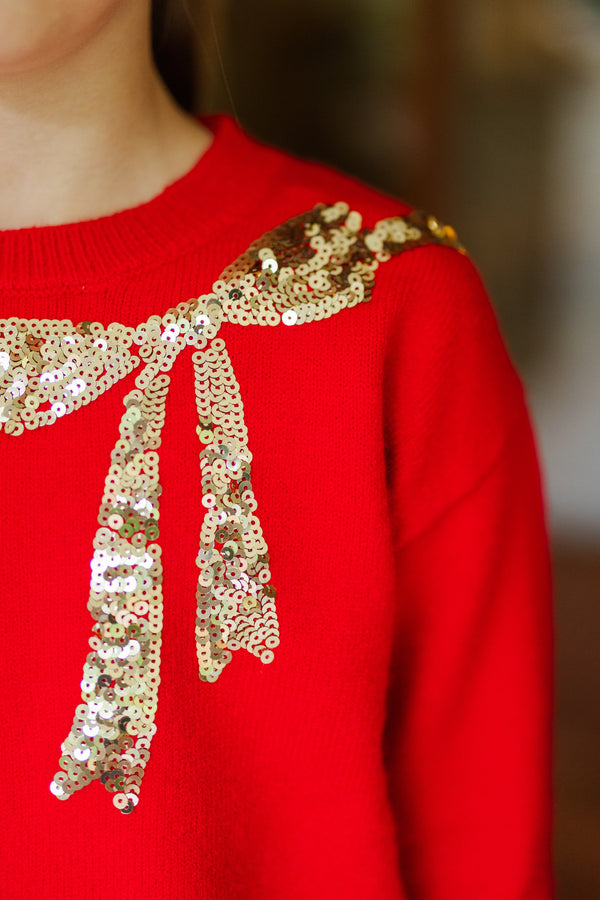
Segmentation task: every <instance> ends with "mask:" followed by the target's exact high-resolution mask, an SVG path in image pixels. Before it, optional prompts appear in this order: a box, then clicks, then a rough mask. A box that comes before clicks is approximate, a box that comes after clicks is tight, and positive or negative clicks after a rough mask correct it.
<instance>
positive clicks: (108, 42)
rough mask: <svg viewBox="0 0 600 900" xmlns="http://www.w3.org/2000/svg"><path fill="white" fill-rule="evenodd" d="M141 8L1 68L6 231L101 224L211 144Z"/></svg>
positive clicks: (1, 186)
mask: <svg viewBox="0 0 600 900" xmlns="http://www.w3.org/2000/svg"><path fill="white" fill-rule="evenodd" d="M140 10H141V11H142V12H143V7H142V6H141V5H140V4H131V5H128V4H123V5H122V6H121V7H120V10H119V13H118V14H115V15H113V16H112V18H111V19H110V20H109V21H108V22H106V23H105V24H104V25H103V27H102V28H99V29H98V30H97V31H96V32H95V33H94V34H93V35H92V37H91V38H90V39H89V40H88V41H86V42H85V43H84V44H83V45H82V46H80V47H78V48H77V49H76V50H73V51H72V52H69V53H67V54H65V55H64V56H62V57H60V58H59V59H57V60H53V61H51V62H48V63H46V64H43V65H40V66H38V67H33V68H30V69H28V70H27V71H22V72H17V73H10V74H6V73H3V72H1V71H0V172H1V173H2V177H1V181H0V229H13V228H23V227H28V226H34V225H38V226H39V225H58V224H63V223H66V222H75V221H82V220H85V219H94V218H98V217H100V216H105V215H110V214H111V213H113V212H116V211H118V210H121V209H125V208H129V207H132V206H137V205H139V204H140V203H143V202H145V201H147V200H149V199H151V198H152V197H153V196H155V195H156V194H158V193H160V191H161V190H162V189H163V188H164V187H165V186H166V185H167V184H170V183H171V182H173V181H175V180H176V179H177V178H179V177H180V176H181V175H183V174H184V173H185V172H186V171H187V170H188V169H190V168H191V167H192V166H193V165H194V163H195V162H196V160H197V159H198V158H199V157H200V156H201V154H202V153H203V152H204V151H205V150H206V149H207V147H208V145H209V144H210V141H211V135H210V132H208V131H207V130H206V129H205V128H204V127H203V126H202V125H200V124H199V123H198V122H197V121H196V120H195V119H193V118H192V117H190V116H188V115H186V114H185V113H184V112H183V111H182V110H181V109H179V107H178V106H177V105H176V104H175V102H174V101H173V99H172V98H171V96H170V95H169V94H168V92H167V90H166V88H165V87H164V85H163V83H162V81H161V80H160V77H159V75H158V73H157V72H156V69H155V67H154V65H153V62H152V58H151V52H150V47H149V44H150V41H149V27H148V24H147V22H146V21H145V20H143V19H142V20H141V21H140Z"/></svg>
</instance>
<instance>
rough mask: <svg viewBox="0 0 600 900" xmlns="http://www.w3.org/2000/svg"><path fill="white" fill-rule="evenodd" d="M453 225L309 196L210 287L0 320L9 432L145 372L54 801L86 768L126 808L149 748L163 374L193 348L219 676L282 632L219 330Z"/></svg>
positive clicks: (303, 315)
mask: <svg viewBox="0 0 600 900" xmlns="http://www.w3.org/2000/svg"><path fill="white" fill-rule="evenodd" d="M431 242H434V243H439V244H446V245H448V246H452V247H455V248H456V249H458V250H460V251H461V252H464V251H463V248H462V247H461V246H460V244H459V243H458V240H457V238H456V234H455V232H454V231H453V229H451V228H450V227H449V226H445V225H443V224H442V223H440V222H439V221H438V220H437V219H435V218H434V217H432V216H427V215H426V214H424V213H421V212H418V211H415V212H414V213H412V214H411V215H409V216H406V217H392V218H389V219H383V220H381V221H380V222H378V223H377V225H376V226H375V228H374V229H372V230H371V229H362V222H361V217H360V215H359V214H358V213H357V212H352V211H350V209H349V207H348V205H347V204H345V203H336V204H334V205H333V206H325V205H323V204H319V205H318V206H316V207H315V208H314V209H313V210H311V211H309V212H307V213H304V214H302V215H300V216H296V217H295V218H293V219H290V220H289V221H288V222H286V223H284V224H283V225H281V226H279V227H278V228H276V229H274V230H273V231H271V232H269V233H267V234H265V235H264V236H263V237H262V238H260V239H259V240H258V241H256V242H255V243H253V244H252V245H251V246H250V248H249V249H248V250H247V252H246V253H244V254H243V255H242V256H240V257H239V258H238V259H237V260H236V261H235V262H234V263H233V264H232V265H231V266H229V267H228V268H227V269H226V270H225V271H224V272H223V274H222V276H221V278H220V279H219V280H218V281H216V282H215V284H214V285H213V291H212V292H211V293H210V294H207V295H203V296H201V297H199V298H198V299H193V300H190V301H189V302H186V303H180V304H178V305H177V306H176V307H174V308H172V309H170V310H167V312H166V313H165V314H164V315H162V316H159V315H152V316H150V317H149V319H148V320H147V321H146V322H144V323H142V324H141V325H139V327H137V328H135V329H134V328H130V327H126V326H124V325H121V324H119V323H116V322H113V323H112V324H110V325H109V326H108V327H106V328H104V327H103V326H102V325H101V324H100V323H98V322H81V323H79V324H77V325H75V324H73V323H72V322H71V321H69V320H61V321H58V320H38V319H7V320H0V429H2V430H4V432H5V433H6V434H9V435H13V436H15V437H19V436H20V435H23V434H24V433H26V431H27V430H31V429H35V428H38V427H41V426H43V425H51V424H54V423H55V422H56V421H57V420H58V419H59V418H61V417H63V416H64V415H66V414H68V413H71V412H73V411H75V410H76V409H78V408H80V407H81V406H83V405H84V404H86V403H89V402H91V401H92V400H93V399H95V398H96V397H98V396H99V395H100V394H101V393H102V392H104V391H105V390H108V389H109V388H110V387H112V386H113V385H114V384H116V383H117V382H118V381H119V380H120V379H122V378H123V377H125V376H126V375H128V374H130V373H131V372H132V371H133V370H134V369H136V368H140V371H139V373H138V374H137V376H136V379H135V387H134V388H133V389H132V390H130V391H129V392H128V393H127V394H126V396H125V398H124V400H123V403H124V406H125V412H124V413H123V415H122V418H121V421H120V424H119V436H118V439H117V441H116V443H115V446H114V448H113V451H112V453H111V465H110V468H109V471H108V474H107V476H106V480H105V488H104V494H103V497H102V502H101V504H100V510H99V514H98V529H97V531H96V535H95V538H94V551H93V556H92V561H91V570H92V572H91V579H90V594H89V600H88V608H89V610H90V613H91V616H92V619H93V621H94V624H93V626H92V636H91V638H90V641H89V643H90V652H89V653H88V655H87V658H86V662H85V664H84V667H83V678H82V681H81V690H82V693H81V699H82V703H81V704H80V705H79V706H78V707H77V709H76V711H75V716H74V720H73V725H72V727H71V730H70V732H69V734H68V736H67V738H66V739H65V741H64V742H63V745H62V756H61V758H60V767H61V768H60V771H58V772H57V773H56V775H55V776H54V779H53V780H52V782H51V785H50V789H51V791H52V792H53V793H54V794H55V796H57V797H59V798H60V799H63V800H64V799H68V797H69V796H71V794H73V793H74V792H75V791H78V790H80V789H81V788H83V787H85V786H86V785H87V784H89V783H90V782H91V781H92V780H94V779H100V781H101V782H102V783H103V784H104V785H105V787H106V788H107V790H108V791H110V792H111V793H113V795H114V797H113V802H114V804H115V806H116V807H117V808H118V809H119V810H121V812H124V813H129V812H131V811H132V810H133V809H134V808H135V806H136V805H137V802H138V798H139V792H140V784H141V781H142V777H143V774H144V771H145V766H146V763H147V761H148V758H149V755H150V744H151V740H152V736H153V734H154V733H155V731H156V726H155V724H154V718H155V712H156V704H157V691H158V686H159V682H160V676H159V667H160V647H161V631H162V618H163V603H162V565H161V551H160V546H159V543H158V539H159V535H160V528H159V522H160V509H159V498H160V493H161V486H160V483H159V474H158V464H159V448H160V441H161V432H162V428H163V425H164V421H165V401H166V397H167V393H168V390H169V384H170V379H169V374H168V373H169V371H170V370H171V368H172V366H173V365H174V363H175V361H176V359H177V357H178V356H179V354H180V353H181V352H182V351H184V350H186V349H190V350H191V352H192V359H193V365H194V378H195V391H196V403H197V411H198V426H197V433H198V437H199V440H200V443H201V445H202V450H201V453H200V474H201V480H202V495H203V496H202V503H203V506H204V508H205V512H204V517H203V522H202V527H201V534H200V547H199V552H198V556H197V559H196V563H197V566H198V568H199V577H198V587H197V619H196V647H197V654H198V664H199V674H200V678H201V679H202V680H204V681H208V682H213V681H216V680H217V678H218V677H219V675H220V673H221V672H222V671H223V669H224V667H225V666H226V665H227V663H228V662H230V660H231V658H232V653H233V651H234V650H236V649H239V648H242V647H243V648H244V649H246V650H247V651H248V652H250V653H252V654H253V655H255V656H257V657H258V658H259V659H260V660H261V661H262V662H263V663H269V662H271V661H272V659H273V658H274V653H273V650H274V648H275V647H276V646H277V645H278V644H279V625H278V620H277V613H276V608H275V590H274V588H273V586H272V585H271V583H270V579H271V572H270V568H269V553H268V548H267V544H266V541H265V538H264V536H263V533H262V529H261V525H260V521H259V519H258V516H257V513H256V510H257V502H256V498H255V496H254V492H253V489H252V483H251V462H252V454H251V452H250V449H249V446H248V431H247V428H246V425H245V423H244V411H243V405H242V400H241V395H240V388H239V385H238V383H237V380H236V377H235V374H234V372H233V368H232V365H231V360H230V358H229V355H228V353H227V349H226V347H225V342H224V341H223V340H222V339H221V338H220V337H218V333H219V329H220V326H221V324H222V323H223V322H224V321H227V322H230V323H232V324H237V325H244V326H245V325H279V324H280V323H283V324H284V325H287V326H292V325H299V324H305V323H307V322H313V321H317V320H320V319H325V318H328V317H329V316H332V315H334V314H336V313H337V312H339V311H340V310H342V309H344V308H346V307H348V308H350V307H353V306H355V305H357V304H358V303H361V302H363V301H366V300H369V299H370V296H371V290H372V286H373V280H374V273H375V270H376V269H377V267H378V265H379V264H380V263H381V262H384V261H386V260H387V259H389V258H390V257H391V256H393V255H396V254H398V253H400V252H402V251H403V250H407V249H411V248H412V247H417V246H421V245H423V244H426V243H431Z"/></svg>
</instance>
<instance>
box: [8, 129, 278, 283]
mask: <svg viewBox="0 0 600 900" xmlns="http://www.w3.org/2000/svg"><path fill="white" fill-rule="evenodd" d="M200 121H201V122H202V123H203V124H204V125H205V126H206V127H207V128H209V129H210V130H211V131H212V132H213V135H214V138H213V141H212V143H211V145H210V146H209V148H208V149H207V150H206V151H205V153H204V154H203V155H202V156H201V157H200V159H199V160H198V161H197V162H196V164H195V165H194V166H193V167H192V168H191V169H190V170H189V171H188V172H187V173H185V174H184V175H183V176H181V177H180V178H179V179H177V180H176V181H174V182H173V183H172V184H170V185H168V186H167V187H166V188H165V189H164V190H163V191H162V192H161V193H160V194H158V195H157V196H155V197H154V198H152V199H151V200H149V201H147V202H146V203H142V204H140V205H139V206H135V207H132V208H129V209H126V210H123V211H120V212H116V213H114V214H112V215H109V216H102V217H100V218H97V219H90V220H86V221H82V222H75V223H68V224H64V225H45V226H36V227H31V228H19V229H10V230H6V231H0V287H2V286H5V287H8V288H10V287H12V288H14V289H21V290H22V289H24V288H28V287H29V288H31V289H35V288H38V289H39V288H40V287H42V286H45V287H50V285H58V284H60V285H64V286H65V287H67V286H70V285H81V284H87V285H90V284H94V283H96V284H98V283H102V282H105V281H106V280H108V279H111V278H114V277H115V275H116V274H117V273H124V272H126V271H136V270H143V269H146V268H148V267H155V266H158V265H162V264H163V263H164V262H165V261H167V260H168V259H170V258H173V257H175V256H178V255H180V254H182V253H185V252H187V251H188V250H189V249H191V248H192V247H194V246H195V247H197V246H198V245H201V244H203V243H205V242H206V241H209V240H210V239H211V238H213V237H214V236H215V235H217V234H218V233H219V232H221V231H222V230H223V229H224V228H227V226H228V225H231V224H233V223H234V222H235V221H236V219H237V218H238V217H239V216H243V215H244V214H245V211H247V210H248V209H252V208H253V207H254V205H255V203H256V202H257V201H258V200H259V197H260V196H261V194H263V192H264V191H265V190H266V183H267V180H268V178H269V177H270V176H272V174H273V170H272V169H270V170H268V167H266V166H265V165H264V159H263V160H262V164H261V161H260V157H261V151H260V150H259V146H258V144H257V143H256V142H254V141H253V140H252V139H250V138H248V137H247V136H246V135H245V134H244V132H243V131H242V130H241V129H240V127H239V126H238V125H237V124H236V123H235V122H234V120H233V119H232V118H230V117H229V116H227V115H222V114H221V115H212V116H203V117H201V118H200ZM273 164H274V165H276V163H275V162H274V163H273ZM263 195H264V194H263Z"/></svg>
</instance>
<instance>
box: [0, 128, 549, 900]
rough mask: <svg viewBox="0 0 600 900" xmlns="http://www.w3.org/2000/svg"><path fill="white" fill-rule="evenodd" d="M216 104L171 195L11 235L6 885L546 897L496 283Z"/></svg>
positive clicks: (396, 209)
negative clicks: (491, 291)
mask: <svg viewBox="0 0 600 900" xmlns="http://www.w3.org/2000/svg"><path fill="white" fill-rule="evenodd" d="M207 124H208V125H209V127H211V128H212V129H213V130H214V132H215V140H214V142H213V144H212V146H211V148H210V149H209V150H208V152H207V153H206V154H205V155H204V157H203V158H202V159H201V160H200V161H199V163H198V164H197V165H196V166H195V167H194V168H193V169H192V170H191V171H190V172H188V173H187V174H186V175H184V176H183V177H182V178H181V179H179V180H178V181H177V182H176V183H174V184H172V185H171V186H169V187H168V188H167V189H166V190H165V191H164V192H163V193H162V194H160V196H158V197H156V198H154V199H153V200H151V201H150V202H149V203H146V204H143V205H141V206H139V207H137V208H135V209H129V210H125V211H123V212H118V213H116V214H114V215H112V216H108V217H104V218H101V219H97V220H93V221H88V222H82V223H77V224H71V225H61V226H48V227H43V228H29V229H22V230H17V231H9V232H3V233H0V286H1V289H0V318H1V319H2V321H1V322H0V331H1V334H0V377H1V378H2V379H3V384H2V396H3V397H4V399H3V400H2V397H0V406H1V408H0V424H1V427H2V431H1V432H0V448H1V453H2V457H1V458H2V466H1V468H0V472H1V475H0V478H1V481H0V489H1V491H2V497H3V514H2V523H1V531H0V535H1V537H0V547H1V554H2V557H1V558H2V568H3V578H4V622H3V626H4V628H3V650H2V654H1V656H0V673H1V679H2V681H1V683H2V685H3V694H4V704H5V705H4V709H5V715H4V727H3V728H2V730H1V741H2V756H1V758H2V764H3V771H4V774H5V788H4V792H3V794H4V797H3V820H4V823H5V828H4V832H3V836H2V856H3V860H2V861H3V866H2V873H3V874H2V878H1V884H0V893H1V896H2V897H3V898H5V900H8V898H26V897H36V898H53V900H54V898H66V900H74V898H81V897H89V898H91V900H96V898H98V900H99V898H100V897H106V896H112V897H128V898H140V900H141V898H145V900H148V898H157V900H158V898H165V897H173V898H178V900H184V898H186V900H187V898H201V900H234V898H242V897H243V898H244V900H309V898H310V900H317V898H323V900H325V898H334V897H335V898H337V897H339V898H344V900H371V898H373V900H375V898H377V900H403V898H407V900H408V898H411V900H549V898H550V897H551V896H552V884H551V866H550V818H551V816H550V798H551V792H550V756H551V753H550V747H551V740H550V727H551V705H552V704H551V682H552V664H551V650H552V621H551V590H550V579H549V561H548V548H547V537H546V530H545V522H544V513H543V503H542V498H541V489H540V478H539V470H538V465H537V460H536V453H535V446H534V441H533V438H532V432H531V426H530V422H529V418H528V414H527V408H526V403H525V400H524V394H523V387H522V384H521V381H520V379H519V377H518V375H517V374H516V372H515V369H514V367H513V365H512V363H511V361H510V358H509V356H508V354H507V352H506V349H505V346H504V344H503V341H502V339H501V336H500V334H499V330H498V326H497V322H496V319H495V316H494V314H493V312H492V309H491V306H490V303H489V300H488V298H487V295H486V292H485V289H484V287H483V286H482V283H481V280H480V278H479V276H478V274H477V271H476V269H475V268H474V266H473V264H472V263H471V262H470V261H469V259H468V257H467V256H465V255H464V254H462V253H460V252H458V251H457V249H455V248H454V247H453V246H440V244H449V245H452V244H453V243H454V239H453V235H452V232H451V229H447V230H445V231H444V230H443V229H442V228H441V226H439V225H438V223H436V222H435V220H429V222H427V221H426V220H422V221H421V220H420V219H418V218H414V217H413V219H412V220H411V218H410V215H409V214H410V213H411V211H410V209H409V208H408V207H406V206H405V205H403V204H401V203H399V202H398V201H396V200H392V199H390V198H388V197H385V196H382V195H380V194H378V193H376V192H375V191H373V190H371V189H368V188H366V187H364V186H362V185H360V184H358V183H356V182H355V181H353V180H351V179H349V178H347V177H345V176H342V175H339V174H338V173H335V172H333V171H331V170H329V169H327V168H325V167H322V166H318V165H313V164H308V163H305V162H301V161H298V160H295V159H293V158H291V157H288V156H286V155H285V154H282V153H279V152H278V151H275V150H272V149H268V148H265V147H263V146H261V145H259V144H257V143H255V142H254V141H252V140H250V139H249V138H248V137H246V136H245V135H244V134H243V133H242V132H241V131H240V130H239V129H238V128H237V126H236V125H235V124H234V123H233V122H232V121H231V120H230V119H229V118H227V117H213V118H211V119H209V120H207ZM336 203H341V204H348V206H349V208H350V210H354V211H357V212H358V213H359V214H360V216H362V222H361V220H360V218H359V216H357V215H350V216H349V217H348V214H347V210H346V209H345V208H344V207H343V206H338V207H334V208H333V210H332V209H331V207H332V206H333V205H334V204H336ZM316 204H324V206H323V207H320V208H319V209H318V210H317V211H316V212H312V213H310V211H311V210H313V209H314V207H315V205H316ZM304 214H306V215H304ZM298 216H300V218H296V219H295V223H294V222H293V223H292V224H291V225H288V226H286V227H284V228H279V226H282V225H283V224H284V223H286V222H288V221H289V220H290V219H294V217H298ZM407 216H408V219H407V218H399V217H407ZM389 217H394V218H393V220H391V219H389ZM382 220H383V224H380V225H378V226H377V227H375V226H376V223H381V222H382ZM274 229H275V231H273V230H274ZM373 229H374V230H373ZM265 233H268V237H267V238H265V240H263V241H259V243H258V244H254V242H256V241H257V239H259V238H260V237H261V235H263V234H265ZM424 242H425V243H426V245H425V246H418V247H417V244H419V243H424ZM248 248H251V252H250V253H246V251H248ZM388 257H391V258H389V259H388ZM236 260H237V261H238V262H237V263H236V265H233V266H232V264H233V263H234V262H235V261H236ZM219 278H220V279H221V280H220V281H218V282H217V283H216V284H215V286H214V287H213V284H214V283H215V282H216V281H217V279H219ZM198 297H199V298H200V300H199V301H195V302H192V303H187V302H186V301H189V300H190V298H198ZM168 310H170V314H169V315H167V316H165V314H166V313H167V311H168ZM153 316H154V317H155V318H151V317H153ZM11 317H16V318H12V319H11ZM161 317H162V318H161ZM18 319H26V320H28V321H27V322H21V323H19V321H18ZM9 320H10V321H9ZM40 320H50V321H45V322H44V321H40ZM110 323H119V324H120V326H123V327H119V326H113V327H112V328H109V327H107V326H109V325H110ZM144 323H145V324H144ZM260 325H266V326H273V327H258V326H260ZM300 325H303V327H300ZM140 359H141V361H140ZM169 379H170V381H169ZM195 389H196V390H195ZM36 398H37V399H36ZM40 398H41V400H40ZM124 400H125V404H126V409H125V408H124V406H123V401H124ZM59 419H60V421H59ZM163 422H164V427H162V425H163ZM119 423H120V425H119ZM40 425H51V426H52V427H38V426H40ZM161 428H162V432H161ZM111 454H112V456H111ZM158 457H160V481H159V476H158V469H157V465H158ZM250 475H251V478H250ZM107 476H108V477H107ZM161 488H162V493H161ZM159 503H160V508H159ZM99 510H100V513H99ZM90 560H91V561H92V575H91V581H90ZM199 577H200V582H199V583H198V578H199ZM88 599H89V609H88V608H87V603H88ZM162 600H164V620H162V615H161V601H162ZM136 603H137V604H138V605H136ZM140 604H141V605H140ZM196 607H197V609H196ZM161 622H162V627H161ZM90 636H91V643H90V644H89V645H88V641H89V640H90ZM161 641H162V646H160V644H161ZM90 648H91V649H90ZM159 650H160V674H159V666H158V660H159ZM86 656H87V662H86ZM199 666H200V668H199ZM82 674H83V681H82ZM199 676H200V677H199ZM159 681H160V687H159V688H158V684H159ZM157 688H158V691H157ZM94 704H95V705H94ZM61 744H63V751H62V756H61ZM142 775H143V778H142ZM50 783H51V790H49V789H48V786H49V784H50ZM103 785H104V787H103ZM104 788H106V789H107V790H108V792H109V793H107V792H106V791H105V789H104ZM53 794H55V795H57V796H58V797H60V798H62V799H63V800H65V799H66V801H67V802H59V800H58V799H57V796H53ZM111 797H112V798H113V799H114V801H115V803H116V805H117V809H115V806H114V805H113V803H112V802H111ZM138 800H139V802H138ZM118 809H121V810H122V811H124V812H128V811H131V814H130V815H121V814H120V813H119V812H118Z"/></svg>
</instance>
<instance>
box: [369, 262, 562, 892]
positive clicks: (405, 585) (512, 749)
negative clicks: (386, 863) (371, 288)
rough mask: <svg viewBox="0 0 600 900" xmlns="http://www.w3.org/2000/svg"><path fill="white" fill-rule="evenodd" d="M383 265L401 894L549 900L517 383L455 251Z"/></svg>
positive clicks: (536, 483)
mask: <svg viewBox="0 0 600 900" xmlns="http://www.w3.org/2000/svg"><path fill="white" fill-rule="evenodd" d="M408 256H410V257H411V258H410V259H409V258H408ZM398 269H399V270H401V271H400V278H399V279H398V285H399V288H398V289H399V293H400V298H399V302H398V310H397V316H396V323H395V328H394V332H393V336H392V342H391V345H390V352H389V357H388V368H387V371H386V382H385V388H386V390H385V396H386V401H385V402H386V415H385V425H386V448H387V460H388V475H389V496H390V509H391V521H392V527H393V540H394V552H395V563H396V571H397V598H396V599H397V604H396V608H395V612H396V623H395V630H394V646H393V654H392V666H391V672H390V684H389V692H388V706H387V719H386V728H385V732H384V758H385V762H386V767H387V773H388V783H389V793H390V798H391V803H392V807H393V811H394V816H395V821H396V827H397V835H398V847H399V864H400V868H401V875H402V878H403V881H404V883H405V885H406V887H407V892H408V897H409V898H410V900H458V898H460V900H483V898H485V900H550V898H551V897H552V875H551V849H550V848H551V755H552V751H551V746H552V742H551V719H552V687H553V686H552V681H553V669H552V649H553V624H552V612H551V607H552V602H551V578H550V564H549V553H548V540H547V532H546V523H545V514H544V502H543V491H542V485H541V479H540V471H539V465H538V460H537V453H536V447H535V439H534V436H533V433H532V428H531V423H530V419H529V415H528V411H527V406H526V401H525V398H524V392H523V388H522V384H521V381H520V379H519V377H518V375H517V374H516V371H515V369H514V366H513V364H512V362H511V360H510V358H509V356H508V354H507V351H506V349H505V346H504V343H503V341H502V338H501V336H500V333H499V330H498V326H497V322H496V318H495V316H494V313H493V311H492V308H491V305H490V302H489V299H488V297H487V294H486V291H485V288H484V287H483V285H482V283H481V280H480V278H479V275H478V273H477V271H476V269H475V267H474V266H473V265H472V263H471V262H470V261H469V260H468V259H467V258H465V257H462V256H460V255H459V254H458V253H456V252H455V251H453V250H449V249H447V248H439V247H437V248H429V247H428V248H425V249H423V250H418V251H414V252H413V253H411V254H407V256H406V259H403V260H402V264H401V266H398ZM415 285H417V287H416V288H415V287H414V286H415Z"/></svg>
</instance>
